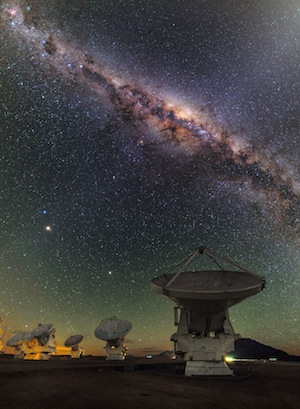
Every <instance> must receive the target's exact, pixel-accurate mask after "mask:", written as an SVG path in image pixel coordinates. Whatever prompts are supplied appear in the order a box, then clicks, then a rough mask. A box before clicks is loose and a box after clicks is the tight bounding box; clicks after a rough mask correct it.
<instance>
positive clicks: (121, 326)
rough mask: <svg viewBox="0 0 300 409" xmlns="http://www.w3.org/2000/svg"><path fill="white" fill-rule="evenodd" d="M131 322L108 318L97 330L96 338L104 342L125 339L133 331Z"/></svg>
mask: <svg viewBox="0 0 300 409" xmlns="http://www.w3.org/2000/svg"><path fill="white" fill-rule="evenodd" d="M131 328H132V325H131V322H129V321H127V320H122V319H119V318H116V317H111V318H106V319H105V320H103V321H101V322H100V325H99V326H98V327H97V328H96V329H95V336H96V338H98V339H102V340H103V341H111V340H114V339H118V338H121V337H124V336H125V335H126V334H128V332H129V331H130V330H131Z"/></svg>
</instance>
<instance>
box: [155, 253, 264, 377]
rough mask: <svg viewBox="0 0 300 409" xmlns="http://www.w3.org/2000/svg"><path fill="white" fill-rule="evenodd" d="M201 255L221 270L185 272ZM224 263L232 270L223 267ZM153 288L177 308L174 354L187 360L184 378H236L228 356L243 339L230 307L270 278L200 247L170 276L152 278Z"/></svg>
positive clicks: (168, 274) (254, 292)
mask: <svg viewBox="0 0 300 409" xmlns="http://www.w3.org/2000/svg"><path fill="white" fill-rule="evenodd" d="M200 254H204V255H206V256H208V258H209V259H210V260H211V261H213V262H214V264H215V265H217V267H218V269H217V270H202V271H199V270H198V269H197V271H184V270H186V268H187V266H188V265H189V264H190V263H191V262H192V261H193V260H194V259H195V258H196V257H197V256H199V255H200ZM222 263H226V264H227V265H230V266H231V268H230V269H229V270H228V269H224V268H223V267H222V265H221V264H222ZM232 267H234V268H235V269H233V268H232ZM236 269H237V270H236ZM174 270H177V272H176V271H175V272H174ZM151 286H152V289H153V290H154V291H156V292H157V293H159V294H163V295H165V296H167V297H168V298H170V299H171V300H173V301H174V302H175V303H176V304H177V307H175V314H174V318H175V326H177V327H178V328H177V333H175V334H173V335H172V337H171V340H172V341H173V342H174V352H175V354H176V355H177V356H182V357H184V359H185V361H186V367H185V374H186V375H188V376H192V375H206V376H210V375H212V376H216V375H223V376H224V375H233V371H232V370H231V369H230V368H229V367H228V365H227V363H226V361H225V356H226V355H227V354H228V353H229V352H232V351H233V350H234V341H235V339H236V338H238V337H239V336H238V335H236V334H235V333H234V330H233V327H232V325H231V323H230V320H229V315H228V308H229V307H231V306H233V305H235V304H237V303H239V302H241V301H243V300H244V299H245V298H248V297H251V296H253V295H255V294H258V293H259V292H260V291H262V290H263V289H264V287H265V280H264V279H263V278H262V277H260V276H258V275H256V274H254V273H251V272H250V271H247V270H245V269H244V268H242V267H240V266H239V265H238V264H236V263H235V262H233V261H231V260H229V259H227V258H225V257H222V256H219V255H216V254H214V253H212V252H211V251H209V250H208V249H207V248H205V247H199V248H197V249H196V250H195V251H194V252H193V253H191V254H190V255H189V256H187V257H186V258H184V259H183V260H182V261H180V262H179V263H177V264H176V265H175V266H174V267H172V268H171V269H169V270H168V271H167V272H166V273H165V274H163V275H161V276H159V277H155V278H153V279H152V281H151ZM178 313H180V316H179V314H178Z"/></svg>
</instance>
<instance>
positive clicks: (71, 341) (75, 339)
mask: <svg viewBox="0 0 300 409" xmlns="http://www.w3.org/2000/svg"><path fill="white" fill-rule="evenodd" d="M82 340H83V335H71V336H70V337H69V338H68V339H66V340H65V343H64V345H65V347H73V346H75V345H78V344H79V343H80V342H81V341H82Z"/></svg>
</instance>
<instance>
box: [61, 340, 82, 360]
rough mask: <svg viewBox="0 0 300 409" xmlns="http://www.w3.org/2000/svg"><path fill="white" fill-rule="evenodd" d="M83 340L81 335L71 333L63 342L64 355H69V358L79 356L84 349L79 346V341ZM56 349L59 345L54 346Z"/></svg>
mask: <svg viewBox="0 0 300 409" xmlns="http://www.w3.org/2000/svg"><path fill="white" fill-rule="evenodd" d="M82 340H83V335H80V334H77V335H71V336H70V337H69V338H67V339H66V340H65V342H64V345H65V347H66V350H64V354H65V355H70V356H71V358H81V356H82V355H83V354H84V349H83V348H82V347H81V345H80V342H81V341H82ZM56 349H57V350H58V349H59V347H57V348H56Z"/></svg>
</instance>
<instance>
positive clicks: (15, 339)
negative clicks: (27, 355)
mask: <svg viewBox="0 0 300 409" xmlns="http://www.w3.org/2000/svg"><path fill="white" fill-rule="evenodd" d="M24 334H25V333H24V332H18V333H17V334H15V335H13V336H12V337H11V338H9V340H8V341H6V346H8V347H14V346H16V345H18V344H22V341H23V336H24Z"/></svg>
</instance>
